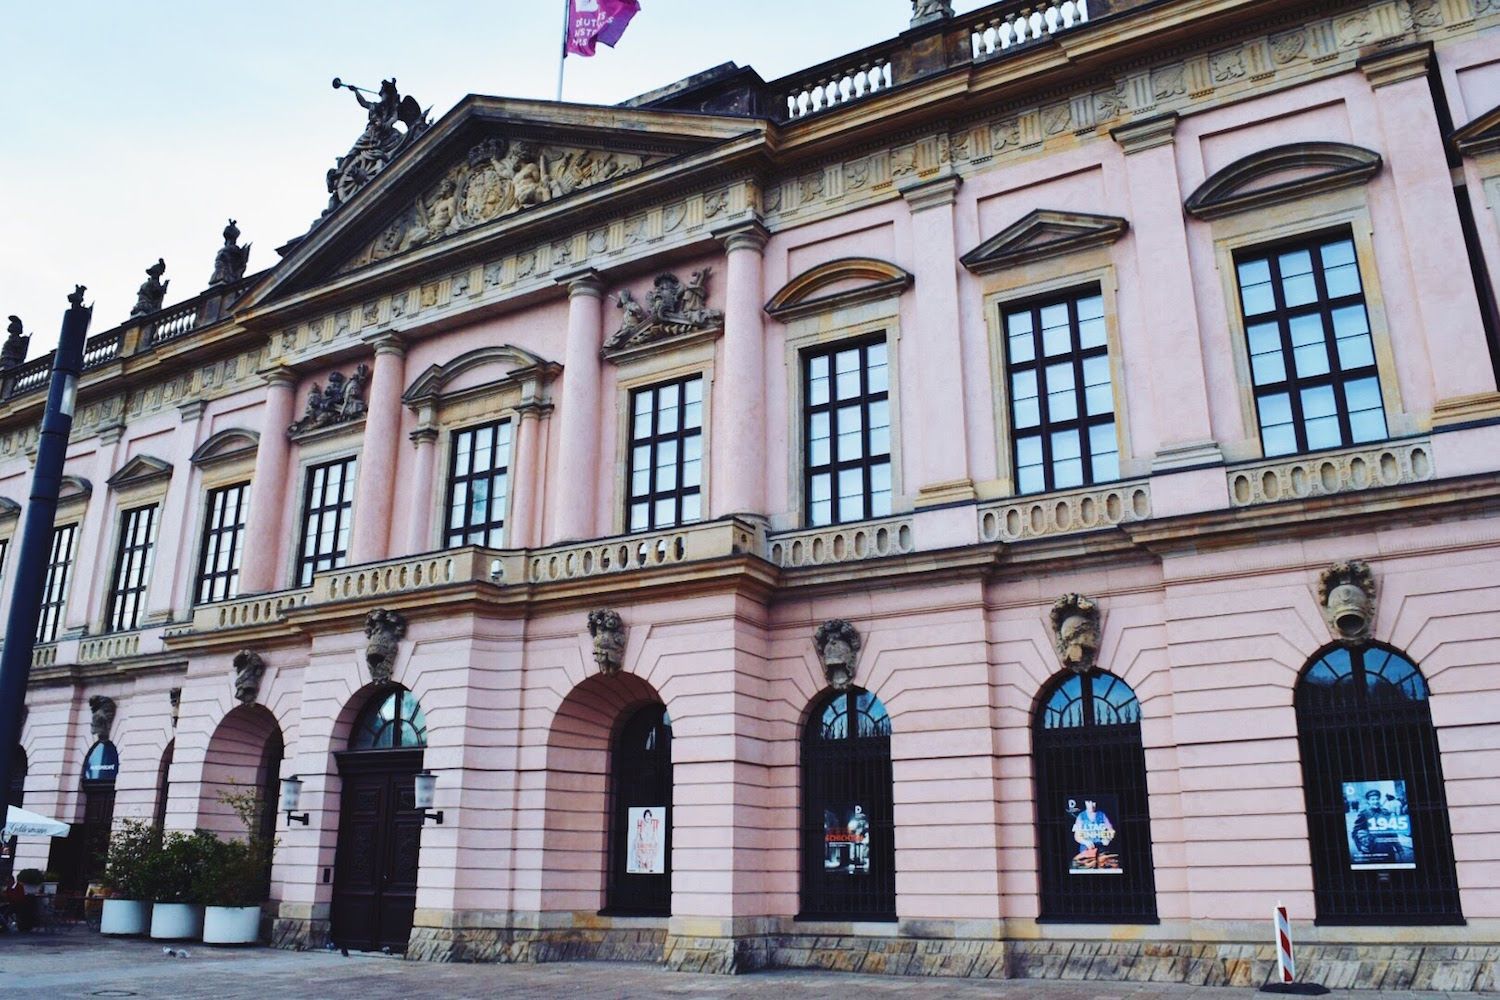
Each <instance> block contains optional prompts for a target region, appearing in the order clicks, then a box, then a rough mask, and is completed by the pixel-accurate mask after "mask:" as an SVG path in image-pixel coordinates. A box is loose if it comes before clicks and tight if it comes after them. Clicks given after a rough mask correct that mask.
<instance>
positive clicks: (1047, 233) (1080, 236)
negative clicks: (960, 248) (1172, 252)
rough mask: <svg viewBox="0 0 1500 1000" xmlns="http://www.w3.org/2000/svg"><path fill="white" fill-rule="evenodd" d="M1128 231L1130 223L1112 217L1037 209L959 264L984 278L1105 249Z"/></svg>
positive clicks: (981, 245)
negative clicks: (1096, 248)
mask: <svg viewBox="0 0 1500 1000" xmlns="http://www.w3.org/2000/svg"><path fill="white" fill-rule="evenodd" d="M1129 228H1130V223H1128V222H1126V221H1125V220H1124V219H1122V218H1120V217H1118V216H1114V215H1091V214H1089V213H1087V212H1056V211H1051V210H1049V209H1044V208H1039V209H1036V210H1035V211H1032V212H1028V213H1027V214H1025V215H1023V216H1022V217H1021V218H1019V219H1017V220H1016V221H1015V222H1013V223H1011V224H1010V225H1009V226H1006V227H1005V228H1004V229H1002V230H1000V232H998V233H996V234H995V235H994V236H991V237H990V238H989V239H987V240H985V241H984V242H983V243H981V244H979V246H977V247H975V248H974V249H973V250H970V251H969V252H968V253H966V254H964V255H963V257H962V258H960V260H961V261H962V263H963V265H964V267H966V268H968V269H969V270H970V271H973V272H974V273H975V274H985V273H987V272H989V271H998V270H999V269H1001V268H1004V267H1012V266H1014V265H1017V264H1029V263H1031V262H1032V261H1038V260H1045V259H1046V258H1048V257H1056V256H1058V255H1060V254H1065V253H1074V252H1075V251H1078V250H1086V249H1088V248H1089V247H1097V246H1106V245H1108V244H1110V243H1113V242H1114V241H1115V240H1118V239H1119V238H1120V237H1121V236H1124V235H1125V231H1126V230H1127V229H1129Z"/></svg>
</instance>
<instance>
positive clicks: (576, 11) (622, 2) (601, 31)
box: [566, 0, 641, 56]
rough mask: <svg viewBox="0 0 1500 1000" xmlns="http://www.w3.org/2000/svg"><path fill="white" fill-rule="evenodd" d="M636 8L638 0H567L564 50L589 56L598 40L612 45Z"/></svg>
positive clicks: (637, 7) (638, 6) (577, 54)
mask: <svg viewBox="0 0 1500 1000" xmlns="http://www.w3.org/2000/svg"><path fill="white" fill-rule="evenodd" d="M640 10H641V5H640V3H639V2H638V0H568V37H567V39H566V48H567V51H568V53H569V54H570V55H575V56H591V55H593V54H594V46H595V45H596V44H597V43H599V42H603V43H604V44H605V45H608V46H609V47H610V48H614V45H615V43H616V42H618V41H619V40H620V36H621V35H623V34H625V26H626V25H628V24H629V23H630V19H631V18H632V17H635V15H636V14H638V13H640Z"/></svg>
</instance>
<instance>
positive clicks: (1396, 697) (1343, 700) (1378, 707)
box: [1296, 644, 1464, 925]
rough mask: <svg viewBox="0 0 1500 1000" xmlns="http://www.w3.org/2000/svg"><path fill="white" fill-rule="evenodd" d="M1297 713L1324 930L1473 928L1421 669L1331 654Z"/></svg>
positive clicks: (1365, 652) (1358, 654) (1307, 679)
mask: <svg viewBox="0 0 1500 1000" xmlns="http://www.w3.org/2000/svg"><path fill="white" fill-rule="evenodd" d="M1296 711H1297V740H1298V744H1299V747H1300V750H1301V758H1302V788H1303V793H1304V795H1305V796H1306V801H1307V826H1308V838H1309V842H1310V843H1309V846H1310V848H1311V850H1312V868H1313V896H1314V900H1315V903H1316V905H1317V922H1318V923H1320V924H1343V925H1351V924H1355V925H1357V924H1380V925H1391V924H1426V925H1432V924H1461V923H1463V922H1464V918H1463V912H1462V910H1461V909H1460V906H1459V894H1458V877H1457V874H1456V873H1455V870H1454V863H1453V836H1452V833H1451V831H1450V828H1449V823H1448V801H1447V797H1446V794H1445V791H1444V783H1443V765H1442V758H1441V755H1440V754H1439V750H1438V740H1437V731H1436V730H1435V729H1434V728H1433V725H1432V711H1431V708H1430V706H1429V704H1428V699H1427V682H1426V680H1425V679H1424V678H1423V677H1422V671H1421V669H1420V668H1419V667H1418V666H1417V665H1416V664H1415V663H1413V662H1412V661H1411V660H1409V659H1407V658H1406V657H1405V656H1404V655H1402V654H1401V653H1400V652H1398V651H1396V650H1395V649H1392V648H1390V647H1387V646H1383V645H1377V644H1371V645H1368V646H1360V647H1354V648H1349V647H1344V646H1335V647H1332V648H1330V649H1327V650H1325V651H1323V652H1322V653H1321V654H1319V655H1318V656H1315V657H1314V658H1313V659H1312V660H1311V661H1310V662H1309V663H1308V665H1307V666H1306V667H1305V668H1304V669H1303V672H1302V676H1301V678H1300V679H1299V680H1298V682H1297V690H1296ZM1372 792H1378V794H1377V796H1376V802H1375V808H1373V809H1370V808H1369V807H1368V804H1367V803H1366V800H1365V796H1366V795H1368V794H1370V793H1372ZM1377 820H1380V822H1377ZM1403 821H1404V822H1403ZM1403 827H1404V831H1403Z"/></svg>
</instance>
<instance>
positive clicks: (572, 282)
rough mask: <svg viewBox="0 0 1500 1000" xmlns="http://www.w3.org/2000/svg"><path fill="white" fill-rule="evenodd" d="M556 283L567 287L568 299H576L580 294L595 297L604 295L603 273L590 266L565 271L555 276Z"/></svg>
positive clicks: (600, 297)
mask: <svg viewBox="0 0 1500 1000" xmlns="http://www.w3.org/2000/svg"><path fill="white" fill-rule="evenodd" d="M557 283H558V284H559V285H562V286H564V287H565V288H567V290H568V298H570V299H576V298H578V296H580V295H586V296H589V297H590V298H595V299H602V298H603V297H604V275H602V274H600V273H599V272H598V271H596V270H594V269H593V268H592V267H585V268H580V269H577V270H573V271H565V272H564V273H562V274H560V275H558V276H557Z"/></svg>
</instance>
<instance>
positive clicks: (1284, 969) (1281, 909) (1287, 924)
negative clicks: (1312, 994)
mask: <svg viewBox="0 0 1500 1000" xmlns="http://www.w3.org/2000/svg"><path fill="white" fill-rule="evenodd" d="M1274 920H1275V923H1276V968H1277V974H1278V978H1279V980H1280V981H1281V982H1283V983H1295V982H1296V981H1297V962H1296V960H1295V959H1294V958H1293V957H1292V921H1291V918H1290V917H1288V916H1287V914H1286V907H1285V906H1283V905H1281V900H1279V899H1278V900H1277V901H1276V911H1275V914H1274Z"/></svg>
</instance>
